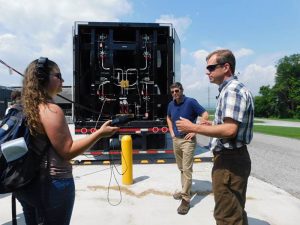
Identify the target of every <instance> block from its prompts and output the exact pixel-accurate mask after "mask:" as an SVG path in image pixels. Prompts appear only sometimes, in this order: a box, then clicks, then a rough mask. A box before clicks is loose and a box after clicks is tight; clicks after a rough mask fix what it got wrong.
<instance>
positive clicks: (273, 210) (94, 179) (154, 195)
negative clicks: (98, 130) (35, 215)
mask: <svg viewBox="0 0 300 225" xmlns="http://www.w3.org/2000/svg"><path fill="white" fill-rule="evenodd" d="M211 167H212V163H195V164H194V175H193V178H194V179H193V192H194V193H195V195H194V196H193V198H192V201H191V205H192V208H191V209H190V211H189V213H188V214H187V215H178V214H177V211H176V210H177V207H178V206H179V204H180V201H176V200H174V199H173V198H172V194H173V193H174V192H175V191H176V190H179V188H180V176H179V172H178V171H177V167H176V164H144V165H143V164H137V165H133V181H134V182H133V184H132V185H123V184H122V176H121V175H119V174H118V172H119V173H121V166H120V165H116V166H115V167H111V166H109V165H84V166H83V165H80V166H74V167H73V168H74V178H75V182H76V200H75V206H74V211H73V216H72V220H71V224H72V225H82V224H89V225H98V224H111V225H120V224H122V225H126V224H128V225H169V224H170V225H171V224H172V225H182V224H191V225H192V224H195V225H196V224H197V225H198V224H204V225H213V224H215V220H214V218H213V208H214V200H213V194H212V193H211V178H210V172H211ZM112 168H113V169H112ZM117 170H118V171H117ZM118 184H119V185H120V190H121V191H119V186H118ZM10 207H11V205H10V196H9V195H0V224H5V225H8V224H11V222H10V221H11V212H10V210H11V209H10ZM246 210H247V213H248V218H249V224H250V225H298V224H299V221H300V213H299V212H300V199H297V198H295V197H293V196H292V195H290V194H288V193H287V192H285V191H282V190H281V189H279V188H277V187H274V186H272V185H270V184H268V183H265V182H263V181H260V180H258V179H256V178H253V177H250V178H249V186H248V192H247V203H246ZM17 214H18V224H25V223H24V218H23V215H22V211H21V208H20V206H19V205H18V208H17Z"/></svg>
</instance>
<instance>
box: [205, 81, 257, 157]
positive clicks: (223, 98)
mask: <svg viewBox="0 0 300 225" xmlns="http://www.w3.org/2000/svg"><path fill="white" fill-rule="evenodd" d="M219 92H220V94H219V96H218V102H217V108H216V112H215V119H214V122H213V124H214V125H216V124H223V123H224V118H225V117H229V118H231V119H233V120H235V121H237V122H238V123H239V126H238V132H237V136H236V137H235V138H233V139H229V138H211V141H210V149H211V150H212V151H220V150H221V149H222V147H225V148H229V149H233V148H239V147H241V146H243V145H245V144H249V143H250V142H251V140H252V137H253V119H254V102H253V97H252V94H251V93H250V91H249V90H248V89H247V88H246V87H245V85H244V84H242V83H241V82H239V81H238V80H237V78H236V77H232V78H231V79H229V80H226V81H224V82H223V83H222V84H221V85H220V86H219Z"/></svg>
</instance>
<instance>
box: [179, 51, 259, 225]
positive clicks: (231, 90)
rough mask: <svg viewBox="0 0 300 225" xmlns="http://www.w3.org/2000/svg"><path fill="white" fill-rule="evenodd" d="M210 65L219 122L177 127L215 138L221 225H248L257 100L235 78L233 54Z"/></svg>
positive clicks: (216, 56)
mask: <svg viewBox="0 0 300 225" xmlns="http://www.w3.org/2000/svg"><path fill="white" fill-rule="evenodd" d="M206 61H207V67H206V69H207V75H208V77H209V80H210V82H211V83H215V84H217V85H219V95H218V102H217V108H216V112H215V119H214V121H213V123H211V122H209V121H207V122H205V123H201V124H200V125H198V124H193V123H191V122H190V121H188V120H186V119H184V118H182V119H181V120H179V121H178V122H177V123H176V126H177V128H178V129H179V130H180V131H181V132H195V133H198V134H202V135H206V136H210V137H212V138H211V141H210V149H211V150H212V152H213V154H214V166H213V169H212V186H213V193H214V198H215V209H214V217H215V219H216V221H217V224H218V225H247V224H248V219H247V213H246V211H245V203H246V190H247V183H248V177H249V175H250V171H251V160H250V156H249V153H248V150H247V144H249V143H250V142H251V140H252V136H253V117H254V103H253V98H252V95H251V93H250V91H249V90H248V89H247V88H246V87H245V85H244V84H242V83H241V82H239V81H238V80H237V78H236V77H235V76H234V72H235V57H234V55H233V53H232V52H231V51H230V50H227V49H224V50H217V51H214V52H212V53H210V54H209V55H208V56H207V58H206Z"/></svg>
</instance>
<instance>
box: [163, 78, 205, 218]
mask: <svg viewBox="0 0 300 225" xmlns="http://www.w3.org/2000/svg"><path fill="white" fill-rule="evenodd" d="M170 90H171V94H172V97H173V101H171V102H170V103H169V105H168V113H167V123H168V127H169V131H170V134H171V137H172V139H173V149H174V155H175V159H176V163H177V166H178V169H179V170H180V174H181V186H182V189H181V191H180V192H177V193H175V194H174V195H173V197H174V198H175V199H176V200H181V199H182V201H181V204H180V206H179V207H178V209H177V212H178V213H179V214H182V215H184V214H187V213H188V211H189V209H190V199H191V187H192V172H193V161H194V152H195V147H196V134H195V133H193V132H190V133H189V132H187V133H182V132H180V131H178V129H177V127H176V121H177V120H179V119H180V117H183V118H186V119H187V120H189V121H191V122H192V123H196V122H197V118H198V116H201V117H202V118H203V119H204V120H208V113H207V112H206V110H205V109H204V108H203V107H202V106H201V105H200V104H199V103H198V102H197V100H196V99H193V98H189V97H186V96H185V95H183V87H182V85H181V83H179V82H176V83H174V84H172V85H171V86H170Z"/></svg>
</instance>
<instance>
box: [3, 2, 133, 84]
mask: <svg viewBox="0 0 300 225" xmlns="http://www.w3.org/2000/svg"><path fill="white" fill-rule="evenodd" d="M0 5H1V9H0V49H1V51H0V58H1V59H2V60H4V61H6V62H7V63H9V64H10V65H11V66H13V67H16V68H21V71H24V69H25V67H26V66H27V64H28V63H29V62H31V61H32V60H33V59H35V58H37V57H39V56H47V57H49V58H50V59H52V60H54V61H56V62H57V63H58V64H59V65H60V67H61V70H62V72H63V74H64V79H65V84H71V81H72V76H73V75H72V73H73V72H72V70H73V66H72V63H73V61H72V26H73V25H74V22H75V21H96V22H103V21H119V20H120V18H121V17H122V16H124V15H128V14H130V13H132V5H131V3H129V1H128V0H101V1H97V0H90V1H84V0H64V1H61V2H60V3H59V4H57V3H56V2H53V1H40V0H14V1H6V0H0ZM3 50H5V51H3ZM1 67H2V66H1ZM2 70H3V69H0V71H2ZM4 74H6V73H4ZM1 80H2V81H3V82H2V81H1V85H19V83H18V84H12V83H11V77H6V78H5V79H1ZM13 82H14V81H13Z"/></svg>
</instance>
